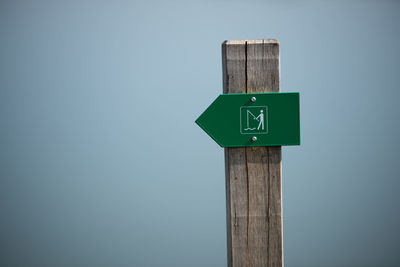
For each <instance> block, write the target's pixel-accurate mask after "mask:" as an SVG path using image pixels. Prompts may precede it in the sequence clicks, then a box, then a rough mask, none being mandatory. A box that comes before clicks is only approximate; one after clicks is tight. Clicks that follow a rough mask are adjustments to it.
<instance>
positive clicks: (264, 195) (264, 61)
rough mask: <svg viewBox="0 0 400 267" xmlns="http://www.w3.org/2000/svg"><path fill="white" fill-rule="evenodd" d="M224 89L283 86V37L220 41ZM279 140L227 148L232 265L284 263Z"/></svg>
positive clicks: (267, 89) (253, 90)
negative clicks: (260, 144) (279, 40)
mask: <svg viewBox="0 0 400 267" xmlns="http://www.w3.org/2000/svg"><path fill="white" fill-rule="evenodd" d="M222 61H223V92H224V93H225V94H233V93H270V92H279V91H280V74H279V42H278V41H277V40H273V39H266V40H245V41H225V42H224V43H223V44H222ZM281 167H282V165H281V146H268V147H263V146H258V147H234V148H233V147H228V148H225V168H226V200H227V201H226V203H227V230H228V231H227V238H228V266H232V267H245V266H283V244H282V194H281V179H282V178H281Z"/></svg>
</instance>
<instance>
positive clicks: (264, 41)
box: [222, 39, 279, 45]
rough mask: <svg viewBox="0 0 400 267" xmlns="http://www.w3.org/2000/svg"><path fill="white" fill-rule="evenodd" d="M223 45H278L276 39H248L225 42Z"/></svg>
mask: <svg viewBox="0 0 400 267" xmlns="http://www.w3.org/2000/svg"><path fill="white" fill-rule="evenodd" d="M222 44H223V45H244V44H279V41H278V40H276V39H250V40H226V41H224V42H223V43H222Z"/></svg>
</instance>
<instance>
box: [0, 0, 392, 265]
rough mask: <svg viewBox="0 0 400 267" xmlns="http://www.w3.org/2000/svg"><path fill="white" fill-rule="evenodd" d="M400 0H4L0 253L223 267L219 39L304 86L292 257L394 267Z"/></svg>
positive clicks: (29, 260)
mask: <svg viewBox="0 0 400 267" xmlns="http://www.w3.org/2000/svg"><path fill="white" fill-rule="evenodd" d="M399 26H400V2H399V1H367V0H365V1H287V2H279V1H239V0H236V1H180V0H176V1H142V2H135V1H94V0H93V1H90V0H84V1H4V0H3V1H1V2H0V40H1V42H0V214H1V215H0V265H1V266H175V267H178V266H182V267H183V266H225V265H226V222H225V181H224V157H223V149H222V148H220V147H218V146H217V145H216V144H215V143H214V141H213V140H212V139H211V138H209V137H208V136H207V135H206V134H205V133H204V132H202V130H201V129H200V128H199V127H197V126H196V125H195V123H194V120H195V119H196V118H197V117H198V116H199V115H200V114H201V112H202V111H203V110H204V109H205V108H206V107H207V106H208V105H209V104H210V103H211V102H212V101H213V100H214V99H215V98H216V97H217V95H218V94H219V93H220V92H221V91H222V89H221V88H222V74H221V71H222V67H221V43H222V42H223V41H224V40H227V39H259V38H276V39H278V40H279V41H280V43H281V88H282V91H283V92H290V91H299V92H300V93H301V131H302V132H301V136H302V145H301V146H299V147H285V148H284V149H283V216H284V218H283V220H284V252H285V265H286V266H287V267H291V266H399V265H400V253H399V250H400V245H399V237H400V230H399V229H400V227H399V226H400V212H399V207H398V204H399V203H400V194H399V187H400V181H399V178H400V177H399V172H400V167H399V166H400V165H399V163H398V161H399V156H398V153H399V151H400V142H399V136H400V119H399V115H400V112H399V107H398V102H399V99H400V90H399V89H400V88H399V69H400V68H399V67H400V63H399V62H400V53H399V47H400V37H399Z"/></svg>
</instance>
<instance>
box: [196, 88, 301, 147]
mask: <svg viewBox="0 0 400 267" xmlns="http://www.w3.org/2000/svg"><path fill="white" fill-rule="evenodd" d="M252 98H253V100H255V101H252ZM254 98H255V99H254ZM196 123H197V124H198V125H199V126H200V127H201V128H202V129H203V130H204V131H205V132H206V133H207V134H208V135H209V136H211V138H212V139H214V141H215V142H217V143H218V144H219V145H220V146H221V147H244V146H285V145H300V96H299V93H263V94H222V95H219V96H218V97H217V99H216V100H215V101H214V102H213V103H212V104H211V105H210V106H209V107H208V108H207V109H206V110H205V111H204V112H203V114H201V115H200V117H199V118H198V119H197V120H196Z"/></svg>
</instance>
